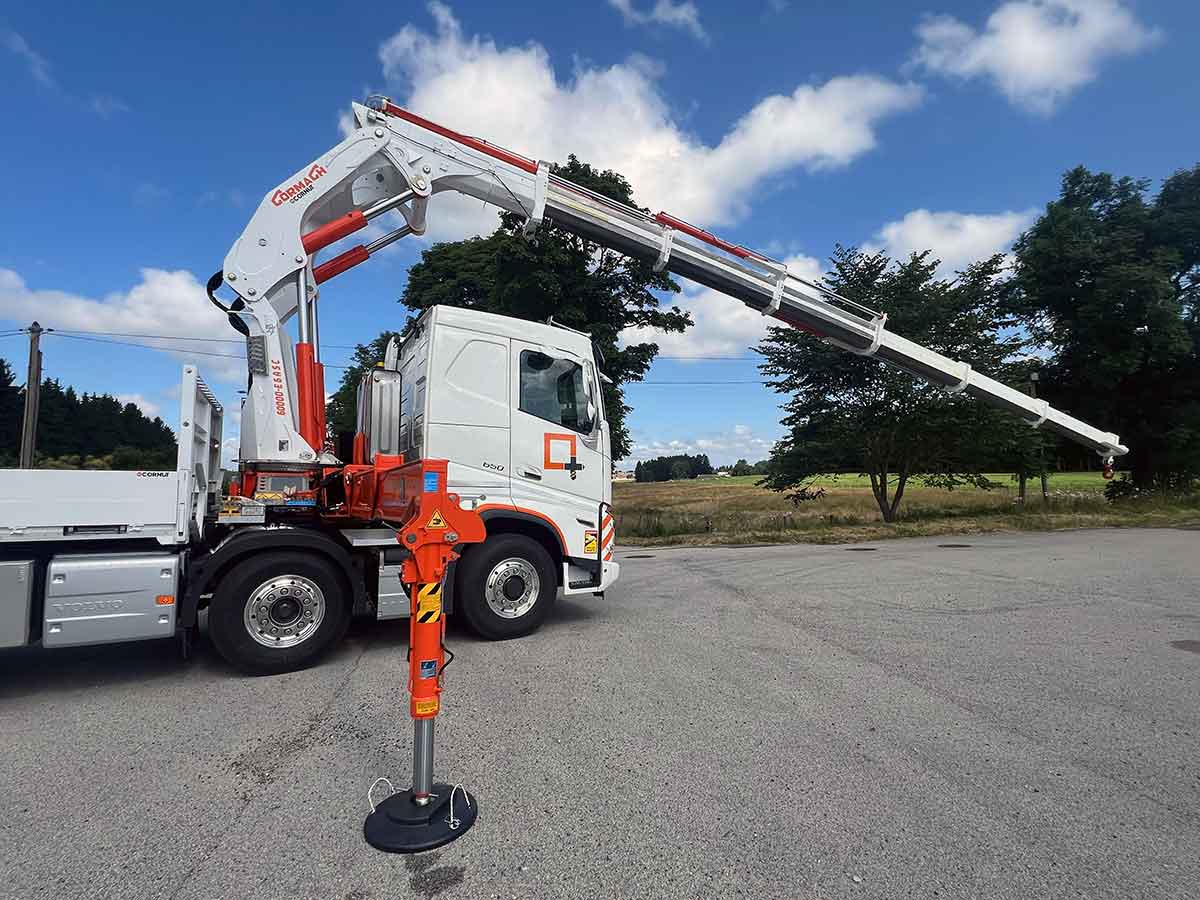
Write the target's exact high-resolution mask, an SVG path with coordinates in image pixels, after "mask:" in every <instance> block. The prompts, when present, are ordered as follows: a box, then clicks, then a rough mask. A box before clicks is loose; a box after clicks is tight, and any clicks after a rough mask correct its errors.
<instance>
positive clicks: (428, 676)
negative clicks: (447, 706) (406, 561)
mask: <svg viewBox="0 0 1200 900" xmlns="http://www.w3.org/2000/svg"><path fill="white" fill-rule="evenodd" d="M409 628H410V632H409V646H410V648H411V652H410V653H409V671H408V677H409V694H410V700H409V711H410V712H411V713H412V717H413V718H414V719H432V718H433V717H434V716H436V715H437V714H438V709H439V708H440V706H441V702H440V699H439V697H440V695H441V693H442V688H441V685H440V684H439V682H440V681H441V674H442V665H443V661H444V659H445V655H444V651H443V650H442V639H443V637H444V636H445V628H446V617H445V616H444V615H443V613H442V584H441V582H437V581H435V582H430V583H425V584H420V583H418V584H414V585H413V587H412V616H411V617H410V618H409Z"/></svg>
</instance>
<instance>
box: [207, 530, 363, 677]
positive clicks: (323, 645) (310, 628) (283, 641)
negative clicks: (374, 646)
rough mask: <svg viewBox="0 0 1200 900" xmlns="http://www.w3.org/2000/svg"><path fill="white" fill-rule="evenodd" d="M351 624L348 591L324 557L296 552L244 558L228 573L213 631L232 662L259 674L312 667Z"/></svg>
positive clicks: (216, 601)
mask: <svg viewBox="0 0 1200 900" xmlns="http://www.w3.org/2000/svg"><path fill="white" fill-rule="evenodd" d="M349 624H350V604H349V602H348V590H347V588H346V584H345V581H344V579H343V578H342V577H341V575H340V574H339V573H338V571H337V568H336V567H335V566H334V565H333V564H332V563H330V562H328V561H327V560H326V559H325V558H324V557H322V556H319V555H315V554H306V553H296V552H294V551H290V550H284V551H277V552H274V553H264V554H262V555H260V556H253V557H251V558H249V559H247V560H244V561H242V562H240V563H238V564H237V565H236V566H235V567H234V568H233V570H232V571H230V572H229V573H227V574H226V575H225V577H224V578H222V579H221V584H220V586H219V587H218V588H217V590H216V592H215V593H214V594H213V598H212V604H211V606H210V607H209V610H208V632H209V636H210V637H211V638H212V642H213V645H214V646H215V647H216V648H217V650H218V652H220V654H221V655H222V656H223V657H225V659H226V660H227V661H228V662H229V663H230V664H232V665H234V666H236V667H237V668H239V669H242V670H243V671H246V672H250V673H253V674H257V675H271V674H275V673H278V672H290V671H292V670H294V669H300V668H303V667H304V666H307V665H310V664H311V663H313V662H314V661H316V659H317V658H318V657H319V656H321V654H323V653H324V652H325V651H326V650H328V649H329V648H330V647H331V646H333V644H335V643H336V642H337V641H339V640H341V638H342V635H344V634H345V633H346V627H347V626H348V625H349Z"/></svg>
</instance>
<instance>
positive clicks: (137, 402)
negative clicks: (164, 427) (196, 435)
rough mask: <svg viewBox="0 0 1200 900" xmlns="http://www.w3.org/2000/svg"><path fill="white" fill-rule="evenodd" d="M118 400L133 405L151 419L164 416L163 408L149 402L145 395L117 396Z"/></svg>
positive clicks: (151, 401)
mask: <svg viewBox="0 0 1200 900" xmlns="http://www.w3.org/2000/svg"><path fill="white" fill-rule="evenodd" d="M117 399H118V400H120V401H121V402H122V403H132V404H133V405H134V406H136V407H137V408H138V409H140V410H141V411H142V412H143V413H144V414H145V415H147V416H149V417H150V418H151V419H153V418H154V417H155V416H161V415H162V407H160V406H159V405H158V404H157V403H155V402H154V401H153V400H147V399H146V395H145V394H117ZM171 424H172V427H173V423H171Z"/></svg>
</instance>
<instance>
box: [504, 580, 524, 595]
mask: <svg viewBox="0 0 1200 900" xmlns="http://www.w3.org/2000/svg"><path fill="white" fill-rule="evenodd" d="M524 593H525V579H523V578H522V577H521V576H520V575H510V576H509V577H508V578H506V579H504V596H505V597H507V598H508V599H509V600H520V599H521V595H522V594H524Z"/></svg>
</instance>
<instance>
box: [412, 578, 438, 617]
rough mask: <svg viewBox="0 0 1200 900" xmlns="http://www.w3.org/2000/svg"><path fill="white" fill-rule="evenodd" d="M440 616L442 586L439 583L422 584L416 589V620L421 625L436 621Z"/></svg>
mask: <svg viewBox="0 0 1200 900" xmlns="http://www.w3.org/2000/svg"><path fill="white" fill-rule="evenodd" d="M441 617H442V586H441V584H440V583H437V582H435V583H433V584H423V585H421V587H420V589H419V590H418V591H417V621H418V622H420V623H421V624H422V625H428V624H429V623H431V622H436V621H437V620H438V619H440V618H441Z"/></svg>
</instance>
